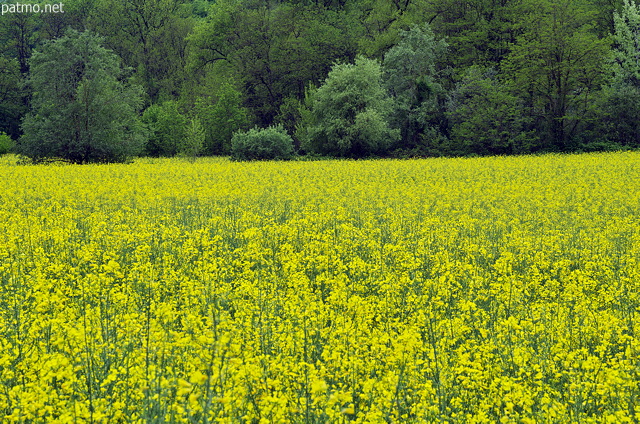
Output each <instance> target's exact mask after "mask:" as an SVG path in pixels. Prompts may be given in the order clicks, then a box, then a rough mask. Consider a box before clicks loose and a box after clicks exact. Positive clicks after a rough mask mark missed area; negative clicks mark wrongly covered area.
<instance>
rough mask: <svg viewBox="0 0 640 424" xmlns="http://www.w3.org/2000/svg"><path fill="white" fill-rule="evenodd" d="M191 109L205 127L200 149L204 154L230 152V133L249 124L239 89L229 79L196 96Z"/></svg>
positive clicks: (247, 113) (226, 153) (225, 153)
mask: <svg viewBox="0 0 640 424" xmlns="http://www.w3.org/2000/svg"><path fill="white" fill-rule="evenodd" d="M194 112H195V114H196V115H197V117H198V119H199V120H200V121H201V122H202V124H203V125H204V127H205V134H206V136H205V141H204V147H203V153H205V154H208V155H220V154H222V155H228V154H230V153H231V137H233V133H234V132H236V131H238V130H243V129H246V128H247V127H248V126H249V112H248V111H247V109H246V108H245V107H244V106H242V97H241V93H240V92H239V91H238V90H237V89H236V88H235V87H234V86H233V84H231V83H229V82H225V83H223V84H221V85H219V86H217V87H216V88H215V89H210V94H208V95H203V96H202V97H199V98H198V99H196V103H195V108H194Z"/></svg>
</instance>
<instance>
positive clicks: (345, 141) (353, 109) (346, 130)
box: [300, 57, 400, 158]
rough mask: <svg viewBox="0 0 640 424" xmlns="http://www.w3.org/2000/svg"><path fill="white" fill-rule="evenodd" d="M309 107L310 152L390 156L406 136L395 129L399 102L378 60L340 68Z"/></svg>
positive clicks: (306, 134) (304, 133)
mask: <svg viewBox="0 0 640 424" xmlns="http://www.w3.org/2000/svg"><path fill="white" fill-rule="evenodd" d="M308 108H309V113H308V114H307V122H304V123H303V128H302V130H301V131H300V133H301V138H302V147H303V149H304V150H306V151H309V152H314V153H319V154H324V155H333V156H345V157H355V158H357V157H365V156H369V155H373V154H384V153H386V152H387V151H388V150H389V149H390V148H391V147H392V146H393V145H394V143H395V142H397V141H398V139H399V138H400V132H399V131H398V130H396V129H392V128H391V126H390V115H391V113H392V111H393V100H392V99H391V98H390V97H389V95H388V93H387V91H386V90H385V87H384V86H383V82H382V69H381V66H380V64H379V63H378V62H377V61H375V60H371V59H366V58H363V57H358V58H357V59H356V61H355V64H337V65H335V66H334V67H333V69H332V70H331V72H329V75H328V77H327V79H326V81H325V83H324V84H323V85H322V86H321V87H320V88H318V89H317V90H315V91H314V92H313V93H312V94H311V95H310V97H309V99H308Z"/></svg>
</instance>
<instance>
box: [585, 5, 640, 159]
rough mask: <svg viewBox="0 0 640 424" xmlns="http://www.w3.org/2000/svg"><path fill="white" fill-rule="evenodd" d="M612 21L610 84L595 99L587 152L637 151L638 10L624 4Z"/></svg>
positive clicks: (639, 83)
mask: <svg viewBox="0 0 640 424" xmlns="http://www.w3.org/2000/svg"><path fill="white" fill-rule="evenodd" d="M613 21H614V29H615V31H614V33H613V40H614V48H613V51H612V57H611V81H610V83H609V84H608V86H607V87H605V88H604V89H603V90H602V92H601V94H600V96H599V98H600V99H601V104H600V108H599V110H598V114H597V115H596V117H595V119H594V120H593V125H592V128H591V131H590V132H589V133H588V135H589V137H588V139H587V140H586V141H585V144H586V145H587V146H586V147H587V148H589V149H602V148H620V147H634V148H635V147H640V7H638V5H637V4H635V3H634V2H632V1H630V0H624V2H623V5H622V7H621V10H620V11H619V12H615V13H614V14H613Z"/></svg>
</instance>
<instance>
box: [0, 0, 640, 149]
mask: <svg viewBox="0 0 640 424" xmlns="http://www.w3.org/2000/svg"><path fill="white" fill-rule="evenodd" d="M27 2H29V1H27ZM23 3H24V2H23ZM639 22H640V13H639V10H638V5H637V4H636V2H635V0H611V1H595V0H561V1H556V0H504V1H500V2H495V1H491V0H462V1H459V0H435V1H434V0H403V1H386V0H322V1H311V0H275V1H269V2H265V1H263V0H218V1H210V0H128V1H126V2H122V1H118V0H96V1H89V0H69V1H67V2H65V3H64V13H57V14H56V13H40V14H35V13H7V14H5V15H4V16H3V18H2V20H0V77H1V78H0V131H3V132H5V133H7V134H9V135H10V136H11V137H12V138H13V139H14V140H17V139H18V138H19V137H20V135H21V134H22V133H23V132H26V131H27V129H28V128H31V130H30V131H32V132H33V128H34V127H33V120H32V118H30V117H32V116H34V114H38V113H40V115H41V116H42V113H43V112H42V111H41V110H40V111H39V110H38V108H42V104H39V103H38V96H39V94H38V92H37V90H36V89H35V87H34V86H33V85H32V84H25V83H24V82H28V81H32V80H33V77H34V76H33V72H34V69H32V67H33V64H34V62H33V60H31V57H32V55H33V54H34V52H35V51H38V50H41V49H43V48H45V45H46V43H47V42H48V41H51V40H55V39H59V38H60V37H63V36H64V35H65V34H66V31H67V30H68V29H69V28H73V29H76V30H78V31H80V32H83V31H85V30H90V31H91V32H92V33H94V34H98V35H100V36H102V37H103V38H102V45H103V46H104V47H105V48H106V49H109V50H111V51H113V52H114V53H115V54H117V55H118V56H119V57H120V58H121V60H122V65H123V67H126V68H128V69H130V71H128V73H125V74H120V76H119V77H118V78H119V80H120V81H121V82H126V83H127V84H133V85H137V86H140V87H142V89H143V90H144V100H145V102H146V103H145V105H144V108H151V112H149V113H148V114H147V117H148V118H149V119H147V121H149V120H151V121H153V120H154V119H155V118H152V116H153V115H155V114H157V113H158V112H159V110H158V109H155V110H154V109H153V108H155V107H160V108H162V109H163V110H164V111H165V112H167V113H173V114H175V115H176V116H175V117H174V118H172V119H174V120H175V121H176V122H174V123H177V122H178V121H184V125H182V127H183V128H182V129H181V130H178V131H176V132H175V133H174V135H173V136H174V138H175V139H174V140H171V141H169V140H163V137H164V136H163V135H162V134H161V133H162V132H163V131H164V130H162V129H161V130H158V131H159V132H158V131H156V130H154V129H151V132H150V133H149V134H150V137H149V139H148V142H147V144H146V146H145V148H144V152H145V154H148V155H155V156H164V155H169V156H171V155H175V154H179V150H180V148H179V146H180V144H181V143H182V142H183V141H182V140H181V138H182V137H186V132H185V131H186V126H187V124H186V122H187V120H190V119H192V118H193V119H197V120H199V122H200V123H201V125H202V127H203V129H204V134H205V137H204V141H203V145H202V147H201V148H200V149H198V150H199V152H200V153H199V154H201V155H220V154H222V155H228V154H230V153H231V138H232V135H233V133H234V132H236V131H239V130H247V129H248V128H251V127H254V126H257V127H259V128H267V127H269V126H271V125H274V124H282V125H283V126H284V127H285V128H286V129H287V131H288V132H289V133H290V134H291V135H292V136H293V137H294V145H295V148H296V150H297V151H298V152H299V153H305V152H307V153H308V152H312V153H313V152H319V153H322V154H325V155H326V154H329V155H339V156H349V157H361V156H367V155H377V156H388V155H398V156H407V155H409V156H415V155H422V156H424V155H468V154H479V155H490V154H520V153H528V152H545V151H558V152H560V151H581V150H601V149H620V148H637V147H639V146H640V127H639V124H638V119H637V117H638V116H640V106H639V103H638V98H640V82H639V81H640V79H639V78H640V77H639V75H640V64H639V62H638V59H637V58H638V57H640V45H639V44H638V42H637V40H638V31H639V29H638V28H640V26H639ZM357 57H360V59H358V60H359V61H360V62H359V63H360V65H357V64H356V58H357ZM58 60H59V61H63V60H64V59H63V58H60V59H58ZM365 60H369V61H375V62H377V63H378V64H379V66H380V81H381V84H382V89H383V90H384V91H385V93H384V94H383V95H382V97H381V98H387V97H388V98H389V99H390V100H389V102H388V104H386V105H385V106H384V107H383V108H382V109H384V110H379V108H376V107H368V106H367V107H364V106H363V107H364V109H362V110H359V109H358V108H352V109H351V112H349V113H351V114H353V116H351V115H348V116H347V115H345V116H342V117H340V118H338V117H337V115H336V116H334V117H329V116H319V113H320V112H319V111H318V110H317V109H315V110H314V102H315V104H316V105H317V104H319V103H318V102H319V101H320V97H323V96H324V97H325V98H324V99H322V101H323V102H325V103H326V104H327V105H330V104H334V105H336V104H338V103H339V102H341V100H340V99H341V96H343V95H342V94H339V93H338V92H336V91H335V90H334V89H333V88H331V87H332V86H333V85H335V81H334V79H335V78H332V77H330V75H331V74H332V72H334V73H340V72H343V71H344V70H345V69H350V68H349V67H353V66H355V67H356V68H357V67H358V66H360V67H361V66H362V63H364V61H365ZM56 66H57V65H56ZM370 66H374V65H370ZM57 67H58V68H60V70H61V71H63V68H64V66H63V65H60V66H57ZM64 72H70V70H69V69H67V70H66V71H64ZM68 77H69V75H67V76H65V78H68ZM374 86H375V87H371V88H372V89H373V88H376V87H378V82H376V83H375V84H374ZM376 89H377V88H376ZM354 95H355V92H354ZM363 95H364V96H366V94H364V93H363ZM101 101H102V100H101ZM355 101H356V99H353V100H349V101H348V102H351V103H352V104H353V102H355ZM167 102H169V103H167ZM167 105H169V106H170V108H169V109H167V108H166V106H167ZM329 107H330V108H331V106H329ZM54 112H55V111H54ZM62 112H63V110H60V113H62ZM333 112H335V110H334V111H333ZM131 113H133V114H137V113H138V112H137V111H135V110H133V111H131ZM330 113H332V111H330V110H327V114H330ZM356 115H357V116H358V119H356ZM49 119H52V120H53V119H54V117H53V116H50V117H49ZM59 119H60V120H64V118H62V117H61V118H59ZM163 119H164V118H163ZM167 119H168V120H171V119H169V118H167ZM329 121H331V122H329ZM154 122H155V121H154ZM176 125H177V124H176ZM364 129H366V131H363V130H364ZM396 134H399V135H396ZM26 137H27V139H28V138H29V137H31V136H30V135H29V134H27V135H26ZM398 137H399V138H398ZM338 138H339V139H340V145H341V147H337V146H338V144H339V143H338V141H337V139H338ZM34 140H35V139H34ZM38 140H44V138H43V137H40V138H38ZM354 140H355V141H354ZM349 146H355V147H353V148H352V147H349ZM358 146H364V147H358ZM46 149H47V150H48V149H49V148H46Z"/></svg>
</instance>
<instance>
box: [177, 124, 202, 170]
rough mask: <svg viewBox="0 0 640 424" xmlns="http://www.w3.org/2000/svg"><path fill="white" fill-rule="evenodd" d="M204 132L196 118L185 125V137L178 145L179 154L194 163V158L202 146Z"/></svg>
mask: <svg viewBox="0 0 640 424" xmlns="http://www.w3.org/2000/svg"><path fill="white" fill-rule="evenodd" d="M204 139H205V131H204V127H203V126H202V123H201V122H200V120H199V119H198V118H191V119H190V120H189V124H188V125H187V131H186V136H185V138H184V140H183V141H182V142H181V143H180V148H179V152H178V153H179V154H180V155H181V156H185V157H188V158H190V159H191V161H192V162H195V160H196V157H197V156H198V154H200V152H201V151H202V146H203V145H204Z"/></svg>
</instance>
